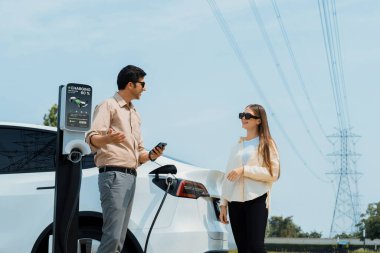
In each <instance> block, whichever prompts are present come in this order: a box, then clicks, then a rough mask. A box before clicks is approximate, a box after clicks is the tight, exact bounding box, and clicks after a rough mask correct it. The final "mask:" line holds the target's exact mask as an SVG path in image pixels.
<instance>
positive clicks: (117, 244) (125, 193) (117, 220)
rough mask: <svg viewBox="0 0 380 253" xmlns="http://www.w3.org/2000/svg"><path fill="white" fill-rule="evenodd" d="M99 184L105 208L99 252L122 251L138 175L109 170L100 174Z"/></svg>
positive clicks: (112, 252)
mask: <svg viewBox="0 0 380 253" xmlns="http://www.w3.org/2000/svg"><path fill="white" fill-rule="evenodd" d="M98 186H99V191H100V201H101V205H102V210H103V228H102V232H103V235H102V240H101V242H100V245H99V249H98V253H115V252H121V250H122V248H123V245H124V241H125V236H126V234H127V229H128V222H129V218H130V216H131V211H132V204H133V197H134V195H135V188H136V177H135V176H134V175H131V174H127V173H123V172H115V171H107V172H103V173H100V174H99V178H98Z"/></svg>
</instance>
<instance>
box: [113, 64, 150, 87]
mask: <svg viewBox="0 0 380 253" xmlns="http://www.w3.org/2000/svg"><path fill="white" fill-rule="evenodd" d="M144 76H146V73H145V72H144V70H142V69H141V68H139V67H136V66H133V65H128V66H126V67H124V68H123V69H122V70H120V72H119V74H118V75H117V87H118V89H119V90H124V89H125V86H127V84H128V83H129V82H132V83H136V82H138V81H139V79H140V78H142V77H144Z"/></svg>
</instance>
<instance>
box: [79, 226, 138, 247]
mask: <svg viewBox="0 0 380 253" xmlns="http://www.w3.org/2000/svg"><path fill="white" fill-rule="evenodd" d="M129 233H130V232H129V231H128V234H127V237H126V239H125V242H124V249H123V251H122V252H121V253H137V252H139V251H137V250H136V249H135V245H134V243H133V241H132V240H133V239H132V237H131V235H130V234H129ZM78 236H79V239H78V243H79V248H78V253H96V252H97V251H98V247H99V245H100V239H101V237H102V228H101V227H93V226H92V227H81V228H80V230H79V232H78Z"/></svg>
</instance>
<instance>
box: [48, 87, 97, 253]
mask: <svg viewBox="0 0 380 253" xmlns="http://www.w3.org/2000/svg"><path fill="white" fill-rule="evenodd" d="M91 103H92V88H91V86H89V85H85V84H76V83H69V84H67V85H61V86H60V87H59V102H58V124H57V154H56V161H57V164H56V171H55V196H54V224H53V252H54V253H73V252H77V248H78V219H79V218H78V214H79V193H80V186H81V179H82V171H81V169H82V168H81V167H82V166H81V159H82V156H84V155H86V154H89V153H90V152H91V150H90V148H89V146H88V145H87V144H86V143H85V141H84V136H85V132H86V131H88V130H89V129H90V126H91Z"/></svg>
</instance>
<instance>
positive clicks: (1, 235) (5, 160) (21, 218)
mask: <svg viewBox="0 0 380 253" xmlns="http://www.w3.org/2000/svg"><path fill="white" fill-rule="evenodd" d="M55 152H56V128H53V127H46V126H38V125H30V124H18V123H17V124H15V123H0V252H1V253H8V252H18V253H23V252H25V253H26V252H32V253H37V252H38V253H47V252H51V250H52V245H51V242H52V232H53V230H52V228H53V225H52V222H53V213H54V184H55V172H54V170H55V165H56V161H55V160H56V158H55ZM166 164H173V165H175V166H176V167H177V170H178V173H177V174H176V175H175V177H176V180H177V181H176V186H175V189H172V190H171V191H170V192H169V194H168V195H167V198H166V201H165V203H164V204H163V207H162V210H161V212H160V214H159V216H158V219H157V221H156V223H155V225H154V228H153V231H152V233H151V235H150V239H149V245H148V249H147V252H149V253H170V252H181V253H187V252H189V253H205V252H213V253H216V252H228V240H227V235H228V231H227V228H226V227H225V226H224V225H223V224H221V223H220V222H219V221H218V218H217V217H218V213H219V209H218V201H219V192H220V189H219V187H220V183H221V180H222V177H223V173H222V172H220V171H216V170H208V169H202V168H198V167H195V166H192V165H189V164H186V163H182V162H179V161H176V160H173V159H169V158H167V157H160V158H159V159H157V161H156V162H154V163H153V162H148V163H145V164H144V165H142V166H141V167H139V168H138V176H137V188H136V194H135V199H134V204H133V210H132V216H131V220H130V223H129V231H128V233H127V239H126V243H125V244H126V245H127V247H126V248H127V251H126V252H129V253H142V252H143V249H144V245H145V241H146V238H147V234H148V231H149V228H150V226H151V223H152V221H153V218H154V216H155V214H156V211H157V209H158V207H159V205H160V203H161V200H162V198H163V196H164V194H165V190H166V186H165V177H166V176H163V175H161V176H160V178H159V180H154V178H155V176H154V175H153V174H149V173H150V172H151V171H153V170H154V169H156V168H158V167H160V166H161V165H166ZM82 173H83V176H82V185H81V192H80V205H79V211H80V213H79V240H78V244H79V247H78V252H86V253H88V252H96V251H97V247H98V245H99V241H100V238H101V228H102V213H101V207H100V200H99V191H98V186H97V178H98V169H97V168H96V167H95V165H94V163H93V157H92V156H85V157H84V158H83V170H82ZM191 194H195V195H197V196H191Z"/></svg>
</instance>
